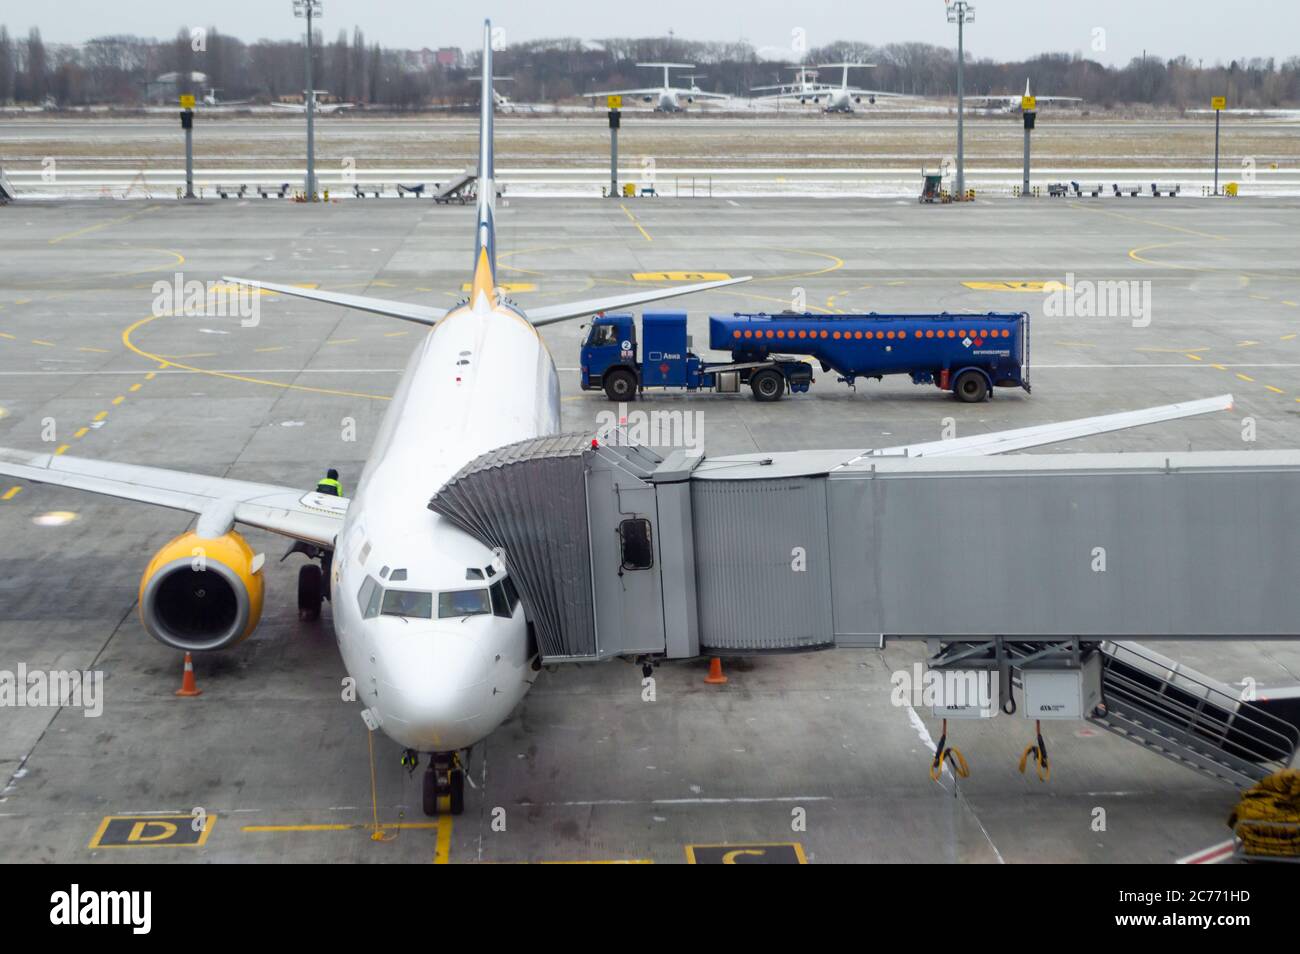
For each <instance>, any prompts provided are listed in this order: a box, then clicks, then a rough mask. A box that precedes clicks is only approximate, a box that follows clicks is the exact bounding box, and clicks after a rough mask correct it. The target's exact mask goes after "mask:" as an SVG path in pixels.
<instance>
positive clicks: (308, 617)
mask: <svg viewBox="0 0 1300 954" xmlns="http://www.w3.org/2000/svg"><path fill="white" fill-rule="evenodd" d="M321 598H322V585H321V570H320V567H318V566H317V565H316V564H315V563H308V564H307V565H306V566H300V567H299V568H298V618H299V619H300V620H303V621H304V622H313V621H315V620H318V619H320V603H321Z"/></svg>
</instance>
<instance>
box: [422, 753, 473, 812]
mask: <svg viewBox="0 0 1300 954" xmlns="http://www.w3.org/2000/svg"><path fill="white" fill-rule="evenodd" d="M423 800H424V813H425V814H426V815H441V814H449V815H460V814H461V813H463V812H464V811H465V769H464V768H463V767H462V766H461V764H460V756H459V755H458V754H457V753H455V752H434V753H433V754H432V755H430V756H429V765H428V767H427V768H426V769H425V770H424V799H423Z"/></svg>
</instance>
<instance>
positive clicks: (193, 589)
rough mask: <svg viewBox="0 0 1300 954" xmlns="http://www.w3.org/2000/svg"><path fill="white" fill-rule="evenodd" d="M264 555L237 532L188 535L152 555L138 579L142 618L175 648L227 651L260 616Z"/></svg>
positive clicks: (154, 631)
mask: <svg viewBox="0 0 1300 954" xmlns="http://www.w3.org/2000/svg"><path fill="white" fill-rule="evenodd" d="M264 562H265V557H264V556H263V555H262V554H260V553H258V554H254V553H253V549H252V547H250V546H249V545H248V543H247V542H245V540H244V538H243V537H241V536H240V535H239V534H238V533H235V532H234V531H233V530H232V531H229V532H227V533H225V534H223V535H221V536H219V537H201V536H199V535H198V534H197V533H193V532H190V533H184V534H182V535H181V536H179V537H177V538H176V539H175V540H172V541H171V542H170V543H168V544H167V545H166V546H164V547H163V548H162V549H161V550H159V551H158V552H157V554H155V555H154V558H153V559H152V560H151V561H149V565H148V566H147V567H146V568H145V571H144V576H143V577H142V578H141V580H140V622H141V623H142V624H144V628H145V629H146V630H148V632H149V635H151V636H153V638H154V639H156V640H158V641H159V642H161V643H164V644H166V645H168V646H173V647H175V648H176V649H183V650H186V651H198V650H208V649H226V648H227V647H230V646H233V645H235V643H238V642H239V641H240V640H242V639H244V638H246V637H247V636H248V635H249V634H250V633H252V631H253V630H254V629H255V628H256V627H257V623H258V620H259V619H261V617H262V597H263V590H264V584H263V579H262V564H263V563H264Z"/></svg>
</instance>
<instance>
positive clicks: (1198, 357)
mask: <svg viewBox="0 0 1300 954" xmlns="http://www.w3.org/2000/svg"><path fill="white" fill-rule="evenodd" d="M1187 357H1189V358H1191V359H1192V360H1193V361H1204V360H1205V359H1204V358H1202V357H1201V356H1200V355H1199V354H1191V353H1189V354H1188V355H1187Z"/></svg>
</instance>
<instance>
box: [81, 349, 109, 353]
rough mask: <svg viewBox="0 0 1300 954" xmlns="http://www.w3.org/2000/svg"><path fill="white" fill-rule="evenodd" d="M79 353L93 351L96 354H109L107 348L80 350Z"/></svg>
mask: <svg viewBox="0 0 1300 954" xmlns="http://www.w3.org/2000/svg"><path fill="white" fill-rule="evenodd" d="M77 350H78V351H93V352H94V353H95V354H108V349H107V348H78V349H77Z"/></svg>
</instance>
